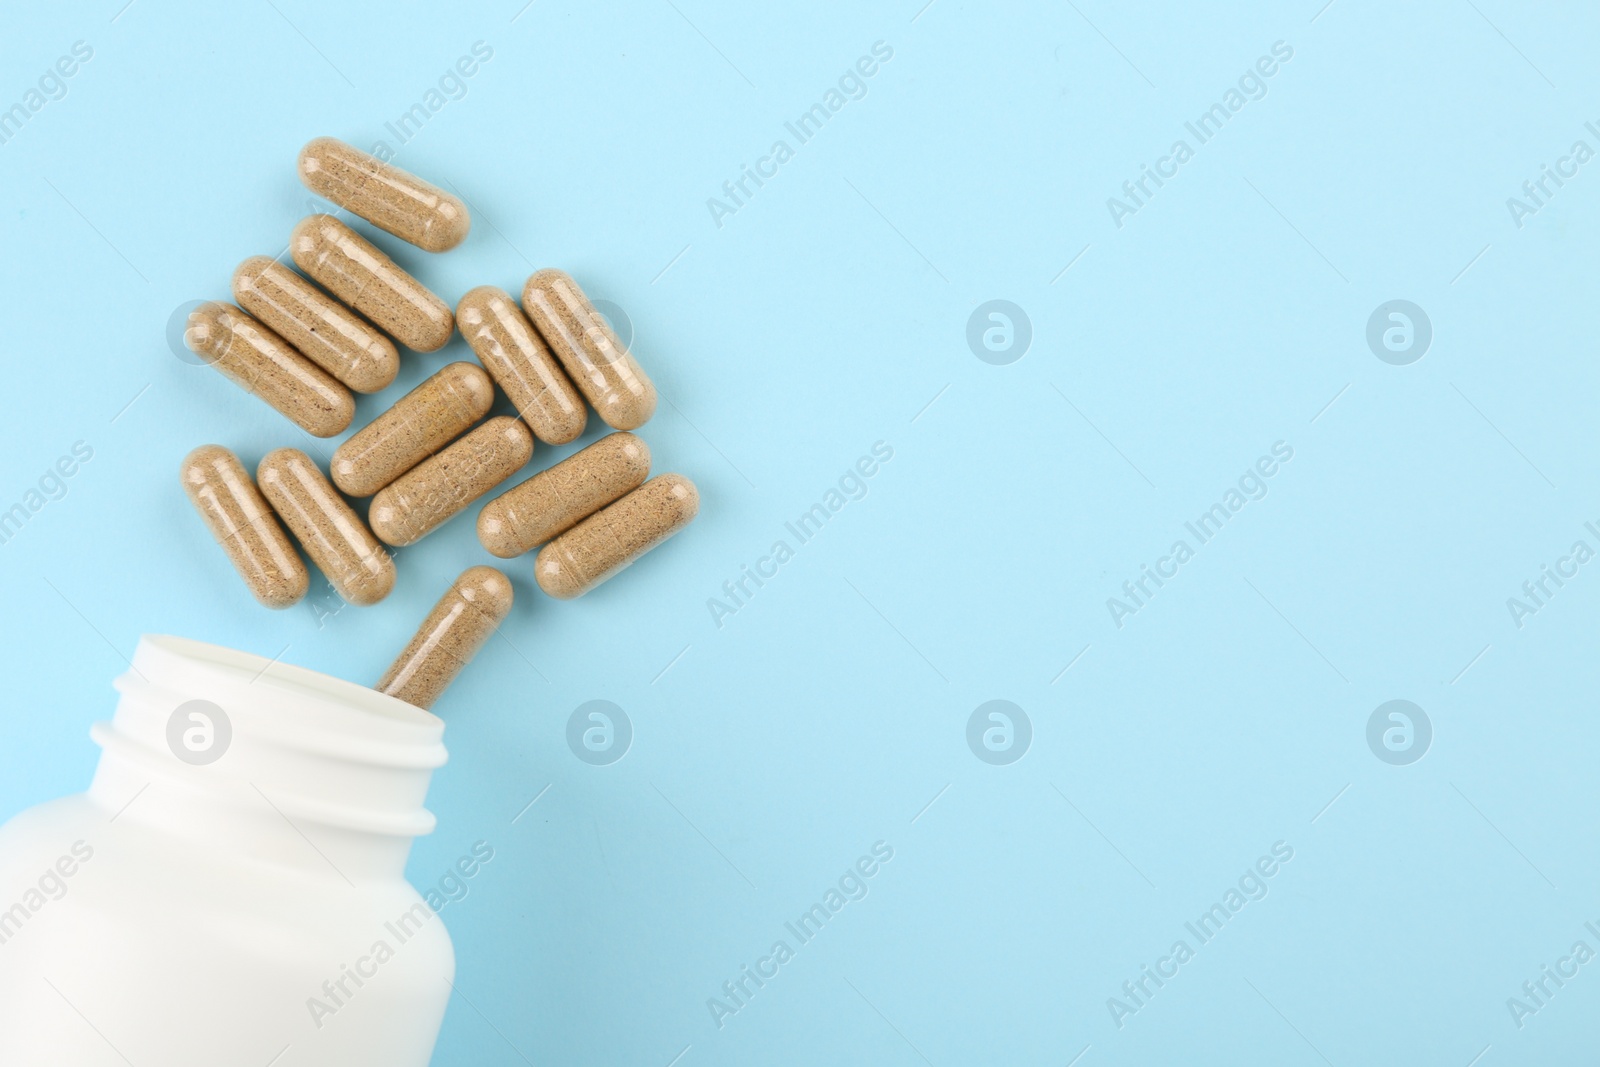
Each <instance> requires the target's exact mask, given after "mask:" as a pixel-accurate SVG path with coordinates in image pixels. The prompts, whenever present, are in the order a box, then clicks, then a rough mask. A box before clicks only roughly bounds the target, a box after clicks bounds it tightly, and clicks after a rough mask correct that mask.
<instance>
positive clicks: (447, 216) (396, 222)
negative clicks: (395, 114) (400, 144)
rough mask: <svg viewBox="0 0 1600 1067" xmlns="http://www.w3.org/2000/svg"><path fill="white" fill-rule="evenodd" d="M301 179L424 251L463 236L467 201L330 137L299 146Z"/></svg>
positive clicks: (469, 221)
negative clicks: (464, 201) (300, 147)
mask: <svg viewBox="0 0 1600 1067" xmlns="http://www.w3.org/2000/svg"><path fill="white" fill-rule="evenodd" d="M299 170H300V180H301V181H302V182H304V183H305V185H306V188H308V189H310V190H311V191H312V192H314V193H316V194H317V195H318V196H321V197H326V198H327V199H329V200H331V201H333V202H334V203H335V204H338V205H339V206H340V207H342V208H344V209H345V210H347V211H351V212H354V213H355V214H357V215H360V216H361V217H362V218H364V219H366V220H367V221H368V222H370V223H372V224H373V225H374V226H376V227H378V228H379V229H381V230H386V231H388V232H389V233H392V234H394V235H395V236H396V237H398V238H400V239H401V240H402V241H410V242H411V243H412V244H414V245H416V246H417V247H418V248H422V249H425V250H427V251H429V252H447V251H449V250H450V249H452V248H454V247H456V246H457V245H459V244H460V243H461V242H462V241H465V240H466V239H467V231H468V230H470V229H471V228H472V218H471V216H470V215H469V214H468V213H467V205H466V204H464V203H462V201H461V199H460V198H459V197H455V196H451V195H450V194H449V193H447V192H445V191H444V190H443V189H440V188H439V187H438V186H435V185H431V184H429V183H428V182H425V181H423V180H422V179H421V178H419V177H417V176H416V175H415V174H408V173H407V172H406V171H403V170H401V169H400V168H399V167H394V166H390V165H389V164H387V163H385V162H383V161H382V160H380V159H378V158H377V157H376V156H371V155H368V154H367V153H366V152H363V151H361V150H360V149H359V148H356V147H354V146H353V145H348V144H346V143H345V142H343V141H341V140H338V139H337V138H334V137H318V138H316V139H315V140H313V141H311V142H310V143H309V144H307V145H306V146H305V147H304V148H302V149H301V150H300V160H299Z"/></svg>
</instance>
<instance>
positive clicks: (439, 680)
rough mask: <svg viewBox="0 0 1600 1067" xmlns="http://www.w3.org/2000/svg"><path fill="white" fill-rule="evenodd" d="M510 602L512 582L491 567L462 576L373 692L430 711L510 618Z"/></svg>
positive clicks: (434, 607)
mask: <svg viewBox="0 0 1600 1067" xmlns="http://www.w3.org/2000/svg"><path fill="white" fill-rule="evenodd" d="M512 600H513V593H512V589H511V580H510V579H509V578H507V577H506V576H505V575H504V574H502V573H500V572H499V571H497V570H495V569H494V568H493V567H470V568H468V569H467V570H465V571H463V572H462V573H461V575H460V576H459V577H458V578H456V580H455V581H454V582H452V583H451V585H450V589H449V591H448V592H446V593H445V595H444V596H442V597H440V598H439V602H438V603H437V604H435V605H434V606H433V610H432V611H430V612H428V617H427V618H426V619H424V620H423V621H422V625H421V626H420V627H418V628H417V632H416V635H415V636H414V637H412V638H411V643H410V644H408V645H406V647H405V650H404V651H402V652H401V653H400V655H399V657H398V658H396V659H395V661H394V662H393V663H392V664H390V666H389V669H388V670H387V671H384V673H383V677H382V678H380V679H378V684H377V685H375V686H373V688H374V689H376V690H378V691H379V692H380V693H387V694H388V695H389V696H392V697H398V698H399V699H401V700H404V701H406V702H407V703H408V704H412V705H415V706H416V707H419V708H431V707H433V704H434V701H436V700H438V699H439V697H440V695H441V694H443V693H444V691H445V689H446V688H448V687H449V685H450V683H451V682H452V681H454V680H455V677H456V675H457V674H459V673H460V672H461V668H463V667H465V666H466V665H467V664H468V663H470V662H471V661H472V657H473V656H476V655H477V654H478V650H479V649H481V648H482V647H483V645H484V642H486V641H488V640H489V637H490V636H491V635H492V634H493V633H494V632H495V630H496V629H497V628H498V627H499V625H500V624H501V623H502V622H504V621H505V620H506V616H508V615H510V614H511V604H512Z"/></svg>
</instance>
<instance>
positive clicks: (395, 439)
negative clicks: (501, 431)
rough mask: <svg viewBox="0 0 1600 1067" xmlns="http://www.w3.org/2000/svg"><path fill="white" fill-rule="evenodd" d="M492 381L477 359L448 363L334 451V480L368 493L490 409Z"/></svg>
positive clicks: (350, 490) (350, 489)
mask: <svg viewBox="0 0 1600 1067" xmlns="http://www.w3.org/2000/svg"><path fill="white" fill-rule="evenodd" d="M493 403H494V382H492V381H490V380H489V375H487V374H485V373H484V370H483V368H482V367H480V366H478V365H477V364H476V363H466V362H461V363H451V364H450V365H448V366H446V367H445V368H444V369H442V370H440V371H439V373H437V374H435V375H433V377H431V378H429V379H428V380H427V381H425V382H423V383H422V384H421V385H419V386H417V387H416V388H415V389H413V390H411V392H409V393H407V394H406V395H405V396H403V397H401V398H400V399H399V400H397V401H395V405H394V407H392V408H390V409H389V410H388V411H385V412H384V413H383V414H382V415H379V416H378V417H377V418H375V419H373V420H372V421H371V422H369V423H367V424H366V425H365V426H363V427H362V428H361V429H359V430H357V431H356V432H355V433H354V434H353V435H351V437H350V439H349V440H348V441H346V442H345V443H344V444H342V445H340V446H339V447H338V449H337V450H335V451H334V453H333V484H334V485H337V486H338V487H339V488H340V489H343V490H344V491H345V492H346V493H349V494H350V495H351V496H371V495H372V494H373V493H376V492H377V491H378V490H379V489H382V488H383V487H384V486H386V485H388V484H389V483H390V482H392V481H394V480H395V479H396V478H398V477H400V476H401V475H402V474H404V473H405V472H406V471H408V470H410V469H411V468H412V467H415V466H416V465H417V464H418V463H421V462H422V461H423V460H425V459H427V458H428V457H429V456H431V455H433V454H434V453H435V452H437V451H439V450H440V449H441V448H443V447H444V446H445V445H447V444H449V443H450V442H451V441H454V440H455V439H456V438H457V437H460V436H461V435H462V434H463V433H465V432H466V429H467V427H469V426H471V425H472V424H473V423H475V422H477V421H478V420H479V419H481V418H483V417H484V416H485V415H487V414H488V413H489V405H491V404H493Z"/></svg>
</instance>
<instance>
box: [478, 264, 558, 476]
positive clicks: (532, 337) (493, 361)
mask: <svg viewBox="0 0 1600 1067" xmlns="http://www.w3.org/2000/svg"><path fill="white" fill-rule="evenodd" d="M456 325H457V326H459V327H460V328H461V336H463V337H465V338H466V339H467V344H469V345H471V346H472V350H473V351H474V352H476V353H477V354H478V359H479V360H481V361H482V363H483V365H484V367H486V368H487V369H488V371H489V373H490V374H491V375H492V376H493V377H494V380H495V381H496V382H498V383H499V385H500V388H501V389H503V390H504V391H505V394H506V396H508V397H510V398H511V403H512V404H514V405H516V408H517V411H518V413H519V414H521V416H522V421H523V422H525V423H527V424H528V428H529V429H530V430H532V431H533V435H534V436H535V437H537V438H538V439H539V440H541V441H544V442H545V443H547V444H552V445H564V444H566V443H567V442H568V441H576V440H577V439H578V437H579V435H581V434H582V433H583V428H584V426H585V425H586V424H587V423H588V421H589V411H588V409H587V408H585V407H584V406H583V397H581V396H579V395H578V391H577V390H576V389H574V388H573V387H572V383H571V382H570V381H568V380H567V375H566V372H565V371H563V370H562V369H561V367H560V365H559V364H557V363H556V361H555V357H554V356H552V355H551V354H550V349H548V348H546V347H545V343H544V341H543V340H542V339H541V338H540V337H539V335H538V334H537V333H535V332H534V329H533V327H532V326H530V325H529V324H528V319H527V317H526V316H525V315H523V314H522V309H520V308H519V307H517V305H516V302H515V301H513V300H512V299H511V296H510V294H508V293H507V292H506V291H505V290H504V289H497V288H495V287H494V286H492V285H483V286H479V287H478V288H476V289H474V290H472V291H471V292H470V293H468V294H467V295H466V296H464V297H462V298H461V302H460V303H459V304H457V305H456Z"/></svg>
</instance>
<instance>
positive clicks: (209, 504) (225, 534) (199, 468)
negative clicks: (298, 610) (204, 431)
mask: <svg viewBox="0 0 1600 1067" xmlns="http://www.w3.org/2000/svg"><path fill="white" fill-rule="evenodd" d="M179 478H180V480H181V481H182V482H183V491H184V493H185V494H187V495H188V497H189V502H190V503H191V504H193V505H194V507H195V510H196V511H198V512H199V513H200V517H201V518H202V519H204V520H205V523H206V526H207V527H208V528H210V530H211V536H212V537H214V538H215V539H216V542H217V544H219V545H221V546H222V550H223V551H224V552H226V553H227V554H228V559H229V561H230V562H232V563H233V567H234V569H235V570H237V571H238V572H239V576H240V577H241V578H243V579H244V583H245V585H247V586H249V587H250V592H251V593H252V594H254V596H255V598H256V599H257V600H259V601H260V602H261V603H262V604H265V605H266V606H267V607H269V608H286V607H289V606H290V605H291V604H294V603H296V602H298V601H299V599H300V598H301V597H303V596H305V595H306V590H307V589H308V588H309V587H310V584H311V575H310V574H309V573H307V571H306V565H305V564H304V563H303V562H302V561H301V559H300V555H299V553H297V552H296V551H295V550H294V545H293V544H291V543H290V541H289V536H288V535H287V534H285V533H284V532H283V527H281V526H279V525H278V520H277V518H276V517H275V516H274V515H273V512H272V508H271V506H269V505H268V504H267V502H266V501H265V500H264V499H262V496H261V492H260V490H259V489H257V488H256V484H255V483H254V482H252V481H251V480H250V475H249V473H248V472H246V471H245V469H244V466H243V465H242V464H241V463H240V462H239V459H238V457H237V456H235V455H234V454H233V453H232V452H229V451H228V450H227V449H226V448H223V447H222V446H221V445H201V446H200V447H199V448H197V449H195V450H194V451H193V452H190V453H189V454H188V455H187V456H185V457H184V458H183V464H182V466H181V467H180V468H179Z"/></svg>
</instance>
